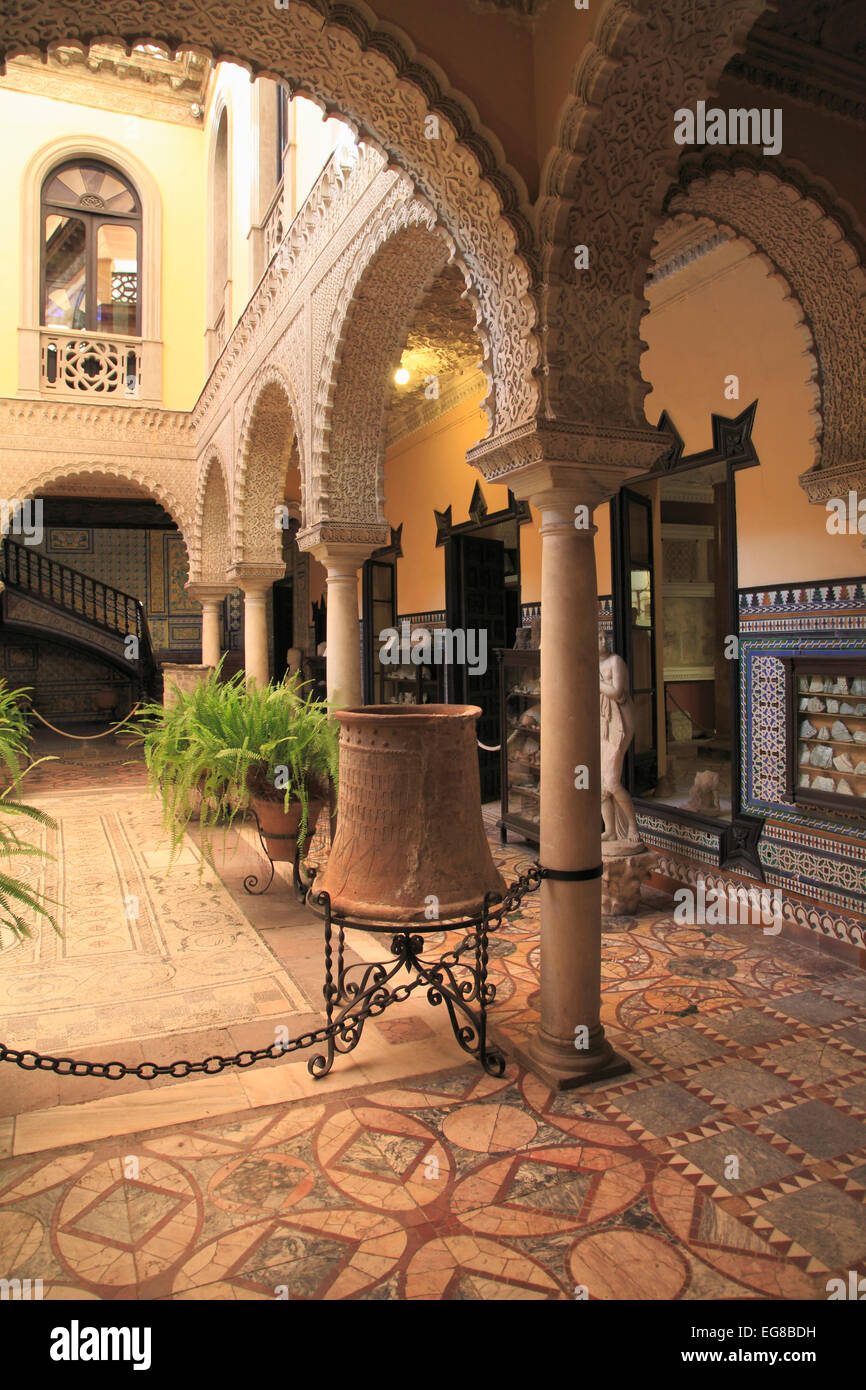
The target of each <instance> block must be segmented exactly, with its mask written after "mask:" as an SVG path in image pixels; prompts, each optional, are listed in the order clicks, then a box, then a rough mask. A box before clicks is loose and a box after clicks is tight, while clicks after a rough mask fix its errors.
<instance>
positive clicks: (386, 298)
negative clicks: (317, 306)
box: [308, 180, 483, 524]
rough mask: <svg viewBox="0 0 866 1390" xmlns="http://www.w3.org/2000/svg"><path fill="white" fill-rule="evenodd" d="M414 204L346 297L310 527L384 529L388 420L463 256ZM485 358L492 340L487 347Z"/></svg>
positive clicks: (324, 370) (319, 422)
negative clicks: (413, 342)
mask: <svg viewBox="0 0 866 1390" xmlns="http://www.w3.org/2000/svg"><path fill="white" fill-rule="evenodd" d="M406 184H407V188H406V189H404V193H405V194H406V196H405V197H403V198H401V200H400V201H399V202H398V203H397V204H396V205H395V206H391V207H389V208H388V209H387V210H386V211H385V212H384V213H383V214H382V215H381V216H380V217H379V218H377V220H376V222H375V223H374V224H373V226H372V227H371V228H370V229H369V231H368V233H367V234H366V236H365V237H364V240H363V242H362V245H361V246H360V248H358V250H357V251H356V252H355V255H354V257H353V259H352V261H351V264H350V265H347V266H345V267H344V266H338V267H337V268H336V274H337V275H338V276H339V277H340V279H339V283H340V290H339V294H338V297H337V304H336V309H335V311H334V312H333V315H332V318H331V325H330V329H329V332H328V336H327V339H326V342H325V347H324V352H323V355H322V361H321V365H320V368H319V387H318V394H317V400H316V407H315V417H314V427H313V449H312V459H311V464H312V476H311V486H310V491H309V496H310V500H311V515H310V517H309V521H308V524H314V523H315V522H317V521H321V520H323V519H330V520H332V521H341V522H344V523H345V522H355V523H359V522H360V523H364V524H377V523H381V522H382V521H383V520H384V511H383V508H384V490H383V484H384V480H383V476H382V462H383V456H384V449H383V424H384V412H385V405H386V401H387V395H388V388H389V385H390V373H391V372H392V371H393V369H394V367H395V366H396V365H397V361H396V359H397V357H398V355H399V351H400V348H401V347H402V346H403V342H404V340H405V336H406V332H407V329H408V326H409V321H410V319H411V316H412V313H413V312H414V310H415V308H416V307H417V304H418V301H419V299H420V298H421V296H422V295H423V293H424V291H425V290H426V289H427V287H428V286H429V284H430V282H431V281H432V280H433V278H434V277H435V276H436V275H437V274H438V272H439V271H440V270H441V269H442V268H443V266H445V264H446V263H447V262H448V260H449V259H450V258H451V256H452V254H453V243H451V241H450V238H449V237H448V235H447V233H446V232H445V231H444V229H443V228H441V227H440V226H439V225H438V224H437V219H436V215H435V213H434V212H433V209H432V208H431V207H429V205H428V204H426V203H425V202H424V201H423V200H422V199H419V198H417V197H414V196H411V188H410V187H409V186H408V185H409V181H408V180H407V181H406ZM480 350H483V341H482V343H481V344H480Z"/></svg>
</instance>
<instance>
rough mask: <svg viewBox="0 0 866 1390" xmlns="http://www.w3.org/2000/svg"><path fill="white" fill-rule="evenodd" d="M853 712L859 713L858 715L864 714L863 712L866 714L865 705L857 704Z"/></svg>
mask: <svg viewBox="0 0 866 1390" xmlns="http://www.w3.org/2000/svg"><path fill="white" fill-rule="evenodd" d="M854 713H855V714H859V715H864V714H866V705H863V704H860V705H858V706H857V708H856V709H855V711H854Z"/></svg>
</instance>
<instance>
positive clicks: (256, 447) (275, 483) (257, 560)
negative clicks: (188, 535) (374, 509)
mask: <svg viewBox="0 0 866 1390" xmlns="http://www.w3.org/2000/svg"><path fill="white" fill-rule="evenodd" d="M298 419H299V414H298V409H297V404H296V402H295V400H294V396H293V393H292V390H291V387H290V386H289V383H288V381H287V380H286V378H285V376H284V375H283V373H282V372H281V371H280V369H279V367H278V366H277V365H276V364H275V363H274V362H268V363H266V364H265V366H264V367H263V368H262V370H261V371H260V372H259V374H258V376H257V377H256V379H255V381H254V383H253V386H252V389H251V391H250V393H249V397H248V399H247V404H246V409H245V412H244V421H243V425H242V427H241V432H240V444H239V448H238V457H237V468H236V472H235V485H234V489H233V498H234V506H233V510H232V562H233V563H234V564H237V565H239V564H276V565H280V564H282V563H283V556H282V538H281V533H280V531H279V530H278V529H277V526H276V508H277V507H279V506H282V504H283V502H284V500H285V485H286V471H287V468H288V465H289V460H290V456H291V450H292V442H293V440H300V433H299V431H298ZM299 472H300V475H301V488H302V506H303V505H304V502H303V481H304V468H303V464H302V465H301V467H300V468H299Z"/></svg>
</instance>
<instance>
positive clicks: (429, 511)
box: [385, 390, 610, 613]
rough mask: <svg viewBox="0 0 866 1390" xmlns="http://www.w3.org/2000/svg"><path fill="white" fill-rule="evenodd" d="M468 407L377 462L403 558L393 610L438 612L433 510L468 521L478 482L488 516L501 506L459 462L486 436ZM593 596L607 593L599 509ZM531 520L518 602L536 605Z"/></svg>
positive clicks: (440, 579) (498, 492) (480, 417)
mask: <svg viewBox="0 0 866 1390" xmlns="http://www.w3.org/2000/svg"><path fill="white" fill-rule="evenodd" d="M483 394H484V393H483V390H481V391H479V393H478V404H476V403H475V402H474V401H468V402H466V403H465V404H463V405H460V406H457V407H456V408H455V409H454V410H451V411H448V413H447V414H445V415H442V416H440V418H439V419H438V420H435V421H433V423H432V424H430V425H428V426H426V427H425V428H424V429H423V430H418V431H417V433H415V434H412V435H410V436H407V438H406V439H405V440H401V441H399V442H398V443H397V444H395V445H394V446H393V447H392V448H391V449H389V450H388V453H387V455H386V458H385V515H386V517H387V519H388V521H389V523H390V525H391V526H394V527H396V526H399V525H400V523H401V522H402V524H403V558H402V560H398V562H397V605H398V608H399V611H400V612H401V613H427V612H438V611H439V610H440V609H443V608H444V607H445V561H444V555H443V552H442V550H441V549H437V547H436V522H435V519H434V516H433V513H434V511H439V512H444V511H445V508H446V507H448V506H450V507H451V515H452V517H453V520H454V522H455V524H459V523H460V522H463V521H468V520H469V503H470V502H471V500H472V493H473V491H474V488H475V484H476V482H480V483H481V486H482V488H483V490H484V496H485V498H486V499H487V507H488V510H489V511H491V512H497V511H504V510H505V508H506V507H507V506H508V489H507V487H503V486H500V485H496V484H492V483H486V482H484V480H483V479H482V478H481V475H480V473H479V472H478V471H477V469H475V468H473V467H472V466H471V465H470V464H468V463H467V462H466V453H467V451H468V450H469V449H471V448H472V446H473V444H477V443H478V441H479V439H483V438H484V436H485V434H486V433H487V416H486V415H485V414H484V412H483V411H482V410H481V409H480V408H479V407H480V403H481V400H482V399H483ZM594 521H595V525H596V526H597V527H598V534H597V536H596V562H597V565H598V586H599V587H598V592H599V593H600V594H609V593H610V526H609V522H608V508H607V506H606V505H605V506H603V507H599V509H598V511H597V512H596V514H595V518H594ZM538 526H539V517H538V515H537V513H536V512H535V511H533V513H532V520H531V521H529V522H527V523H526V524H525V525H524V526H521V527H520V577H521V590H520V593H521V601H522V602H523V603H539V602H540V601H541V537H540V535H539V534H538Z"/></svg>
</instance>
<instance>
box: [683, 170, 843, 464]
mask: <svg viewBox="0 0 866 1390" xmlns="http://www.w3.org/2000/svg"><path fill="white" fill-rule="evenodd" d="M665 206H666V210H668V211H669V212H670V213H672V214H673V215H674V216H679V215H689V216H692V217H708V218H710V219H711V220H712V221H713V222H715V223H716V224H717V225H718V226H720V227H723V228H727V229H728V230H730V231H731V232H733V233H734V234H735V235H736V236H739V237H742V238H743V239H744V240H745V241H747V242H749V243H750V244H751V245H753V246H754V247H755V249H756V250H757V251H758V252H759V253H760V254H762V255H763V256H764V257H765V259H766V260H767V261H768V262H769V263H770V265H771V267H772V268H773V270H774V271H775V272H776V273H777V275H778V277H779V278H780V279H781V281H782V282H783V284H784V285H785V287H786V289H787V291H788V294H789V295H790V297H791V298H792V299H794V300H795V301H796V302H797V304H798V306H799V308H800V310H801V313H802V318H803V323H804V325H805V328H806V330H807V332H808V336H809V340H810V344H811V346H812V351H813V360H814V362H815V372H814V377H813V379H814V382H815V386H816V389H817V392H818V396H819V401H820V410H821V420H822V425H821V427H820V428H819V430H818V433H817V436H816V441H815V446H816V447H815V468H814V470H813V471H820V472H824V471H825V470H828V471H830V472H835V471H837V470H838V469H839V468H840V467H842V466H843V465H845V464H849V463H851V462H852V461H856V460H860V461H862V460H863V458H864V457H866V306H864V299H866V274H864V270H863V266H864V241H863V236H862V234H861V233H860V231H859V229H858V228H857V227H856V222H855V219H854V216H853V213H851V212H850V210H848V209H846V208H845V207H844V205H842V204H841V203H840V201H839V200H838V199H837V198H836V197H835V195H833V192H832V190H831V189H830V187H829V185H827V184H826V183H824V182H822V181H818V180H815V179H813V178H812V177H811V176H810V175H809V173H808V171H807V170H805V169H804V168H803V167H802V166H801V165H796V164H793V163H789V164H787V165H780V164H779V163H778V161H776V160H774V162H773V167H772V169H768V167H767V165H766V163H762V162H761V161H759V160H757V159H755V158H754V156H750V155H747V154H745V153H737V154H735V155H732V156H727V157H724V156H719V155H714V154H710V155H703V156H691V157H689V158H687V159H685V160H683V163H682V166H681V170H680V177H679V181H678V183H677V185H676V186H675V187H674V188H673V189H672V190H671V191H670V192H669V193H668V196H667V199H666V201H665ZM805 476H806V477H807V478H808V477H809V476H810V475H809V474H806V475H805Z"/></svg>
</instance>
